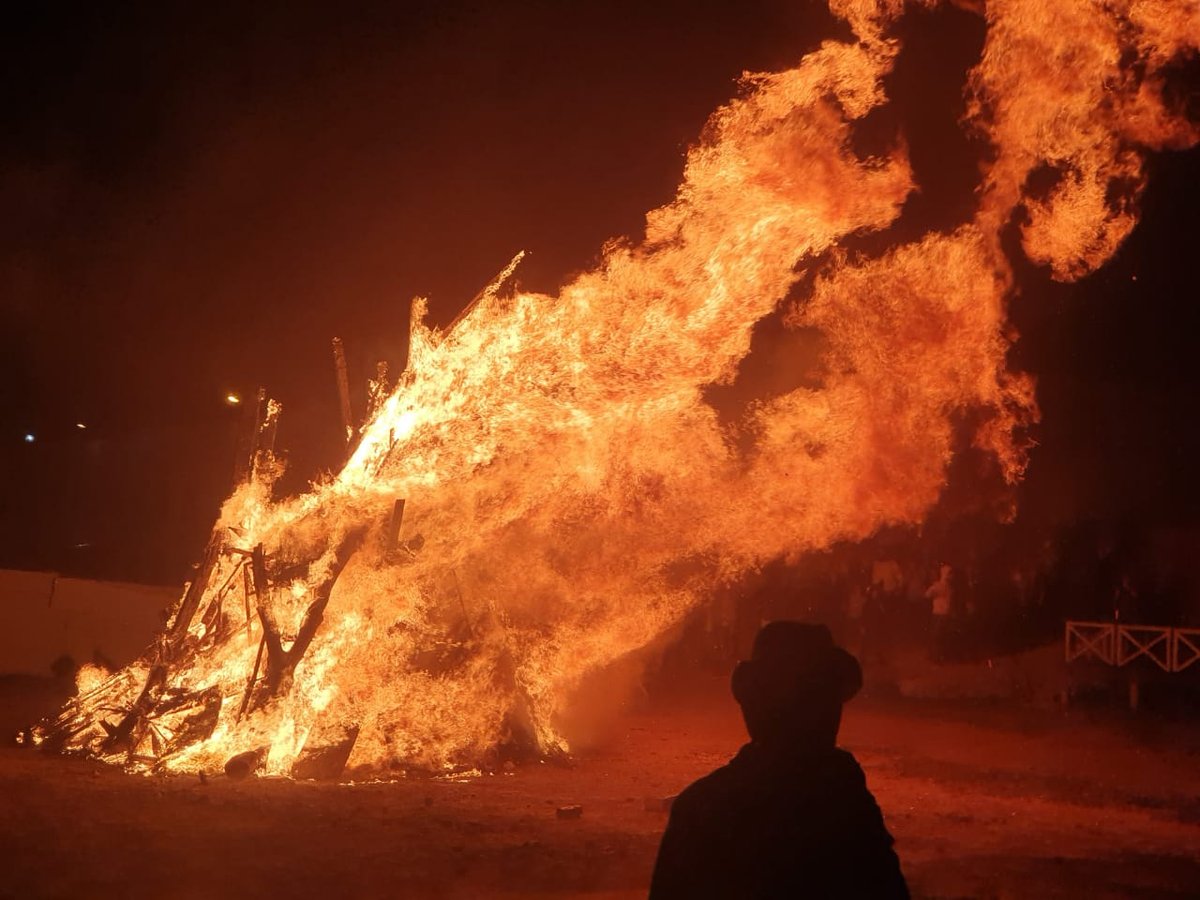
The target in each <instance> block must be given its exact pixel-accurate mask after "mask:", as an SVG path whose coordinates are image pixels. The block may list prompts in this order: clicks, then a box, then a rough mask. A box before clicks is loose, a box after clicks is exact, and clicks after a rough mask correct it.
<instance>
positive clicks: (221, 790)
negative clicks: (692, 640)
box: [0, 680, 1200, 900]
mask: <svg viewBox="0 0 1200 900" xmlns="http://www.w3.org/2000/svg"><path fill="white" fill-rule="evenodd" d="M614 735H615V736H614V737H611V738H610V740H609V741H608V742H607V743H606V744H603V745H601V746H598V747H597V748H595V749H593V750H590V751H587V752H585V753H583V754H581V755H580V756H579V757H578V758H577V759H576V761H575V763H574V764H573V765H571V766H555V765H547V764H541V765H534V766H527V767H520V768H517V769H516V770H515V771H514V772H512V773H510V774H501V775H485V776H481V777H473V778H464V779H460V780H452V779H429V778H411V779H407V780H404V781H399V782H393V783H371V784H351V785H332V784H316V783H298V782H292V781H289V780H286V779H266V780H253V779H252V780H247V781H231V780H229V779H227V778H224V777H214V778H210V779H208V781H207V783H201V781H200V780H199V779H198V778H195V777H167V778H142V777H130V776H125V775H123V774H121V773H120V772H117V771H113V770H110V769H106V768H104V767H101V766H97V765H94V764H91V763H88V762H82V761H78V760H65V759H56V758H47V757H45V756H42V755H40V754H38V753H36V752H33V751H28V750H21V749H15V748H14V749H5V750H3V751H0V898H22V900H24V898H43V897H44V898H75V897H80V898H82V897H87V898H109V897H114V898H116V897H121V898H124V897H142V896H147V897H149V896H154V897H158V898H223V897H247V898H249V897H255V898H257V897H264V898H265V897H271V898H275V897H280V898H309V897H312V898H317V897H320V898H335V897H336V898H343V897H415V898H416V897H419V898H425V897H428V898H477V897H538V898H553V897H593V898H626V897H629V898H632V897H642V896H644V895H645V891H646V886H647V884H648V881H649V877H650V871H651V868H652V866H653V861H654V854H655V850H656V847H657V842H658V838H659V835H660V834H661V831H662V828H663V826H664V824H665V822H666V813H665V812H664V811H662V810H660V809H648V808H647V806H648V805H649V806H651V807H653V806H654V804H653V803H650V804H647V799H648V798H649V799H653V798H662V797H665V796H669V795H672V794H674V793H676V792H678V791H679V789H680V788H682V787H683V786H684V785H686V784H687V783H688V782H689V781H690V780H692V779H693V778H695V777H696V776H698V775H700V774H702V773H704V772H706V771H708V770H710V769H712V768H713V767H715V766H717V765H719V764H721V763H722V762H724V761H725V760H726V759H727V758H728V757H729V756H730V755H731V754H732V753H733V752H734V751H735V750H736V748H737V746H738V745H739V744H740V743H741V741H742V740H743V737H742V732H741V724H740V721H739V720H738V718H737V711H736V708H735V707H734V705H733V702H732V700H731V699H730V698H729V696H728V693H727V692H726V689H725V686H724V681H721V682H717V681H715V680H714V681H713V682H711V683H707V684H705V685H704V686H703V689H702V690H699V691H696V692H693V693H691V694H689V695H688V696H686V697H682V698H676V699H674V700H673V701H671V702H669V703H668V702H666V701H662V700H660V701H658V702H657V704H656V707H655V708H652V709H644V710H640V711H636V712H630V713H626V714H625V715H624V716H623V717H622V718H621V719H620V721H619V722H618V723H617V725H616V726H615V727H614ZM842 743H843V745H844V746H846V747H848V748H849V749H850V750H852V751H853V752H854V753H855V754H856V755H857V756H858V758H859V761H860V762H861V763H862V764H863V767H864V768H865V769H866V771H867V776H868V779H869V783H870V785H871V787H872V789H873V790H874V791H875V794H876V797H877V798H878V800H879V802H880V805H881V806H882V808H883V810H884V813H885V815H886V817H887V820H888V824H889V826H890V827H891V829H892V832H893V833H894V834H895V836H896V838H897V849H898V851H899V853H900V858H901V861H902V863H903V865H904V870H905V872H906V874H907V876H908V879H909V883H910V885H911V886H912V888H913V892H914V895H916V896H919V897H1011V898H1032V897H1087V898H1089V900H1099V898H1106V897H1197V896H1200V790H1198V788H1200V765H1198V764H1200V739H1198V738H1197V729H1196V728H1195V727H1185V726H1181V725H1166V724H1162V723H1157V724H1156V723H1154V722H1152V721H1149V720H1145V719H1142V720H1136V721H1135V720H1132V719H1128V718H1122V717H1117V716H1110V717H1108V719H1107V720H1106V721H1104V722H1096V721H1091V720H1089V719H1088V718H1087V717H1086V716H1084V715H1082V714H1080V713H1070V714H1066V715H1064V714H1061V713H1057V712H1048V711H1044V712H1036V711H1029V710H1021V709H1017V708H1011V707H1010V708H1001V707H979V706H976V707H969V706H962V705H959V706H953V707H952V706H931V705H929V704H915V703H912V702H905V701H885V700H884V699H882V698H878V699H872V698H863V699H859V700H856V701H854V702H853V703H851V704H850V706H849V707H848V708H847V714H846V721H845V725H844V727H843V731H842ZM571 804H579V805H582V807H583V813H582V816H581V817H580V818H578V819H568V820H564V819H559V818H558V817H557V815H556V809H557V808H558V807H560V806H566V805H571Z"/></svg>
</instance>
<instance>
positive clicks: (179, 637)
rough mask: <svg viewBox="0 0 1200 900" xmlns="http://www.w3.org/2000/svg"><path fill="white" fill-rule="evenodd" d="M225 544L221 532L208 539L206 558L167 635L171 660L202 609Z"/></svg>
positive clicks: (198, 569)
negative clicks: (193, 619) (201, 606)
mask: <svg viewBox="0 0 1200 900" xmlns="http://www.w3.org/2000/svg"><path fill="white" fill-rule="evenodd" d="M223 543H224V542H223V541H222V539H221V535H220V532H219V531H214V532H213V533H212V536H211V537H209V539H208V546H207V547H205V548H204V557H203V558H202V559H201V561H200V565H198V566H197V567H196V574H195V575H194V576H193V577H192V581H191V584H189V585H188V589H187V592H186V593H185V594H184V595H183V601H182V602H181V603H180V604H179V609H178V611H177V612H176V613H175V618H174V619H173V620H172V622H171V627H170V630H169V631H168V633H167V641H166V653H167V655H168V656H169V657H171V658H173V657H174V656H175V655H176V653H177V652H178V650H179V647H180V646H181V645H182V644H183V639H184V637H185V636H186V635H187V631H188V628H189V627H191V624H192V618H193V617H194V616H195V615H196V610H197V609H199V607H200V601H201V600H202V599H204V592H205V591H206V590H208V582H209V580H210V579H211V578H212V575H213V572H214V571H215V570H216V567H217V562H218V561H219V560H220V557H221V545H222V544H223Z"/></svg>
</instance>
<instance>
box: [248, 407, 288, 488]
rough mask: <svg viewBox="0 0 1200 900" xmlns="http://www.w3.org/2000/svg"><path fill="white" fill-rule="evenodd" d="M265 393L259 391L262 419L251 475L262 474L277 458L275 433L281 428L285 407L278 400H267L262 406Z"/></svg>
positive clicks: (255, 444) (252, 459)
mask: <svg viewBox="0 0 1200 900" xmlns="http://www.w3.org/2000/svg"><path fill="white" fill-rule="evenodd" d="M263 396H264V395H263V393H262V391H261V390H260V391H259V398H260V405H261V411H260V417H259V419H258V430H257V432H256V434H255V441H254V455H253V457H252V458H251V463H250V474H251V475H254V474H256V473H258V472H261V471H262V469H263V467H264V466H268V465H270V463H271V461H272V460H274V458H275V433H276V431H277V430H278V428H279V414H280V413H281V412H283V406H282V405H281V404H280V403H279V401H277V400H267V401H266V403H265V404H261V399H262V397H263Z"/></svg>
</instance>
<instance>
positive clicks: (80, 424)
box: [75, 422, 87, 431]
mask: <svg viewBox="0 0 1200 900" xmlns="http://www.w3.org/2000/svg"><path fill="white" fill-rule="evenodd" d="M75 427H76V428H78V429H79V430H80V431H86V430H87V426H86V425H84V424H83V423H82V422H76V423H75Z"/></svg>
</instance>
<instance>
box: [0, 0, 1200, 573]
mask: <svg viewBox="0 0 1200 900" xmlns="http://www.w3.org/2000/svg"><path fill="white" fill-rule="evenodd" d="M101 6H102V5H95V4H93V5H89V6H83V5H80V6H79V7H73V6H68V5H64V4H38V5H30V6H29V7H28V8H27V9H26V10H24V12H22V13H16V14H14V13H12V12H11V11H10V12H9V13H7V14H6V15H7V16H8V17H9V18H8V21H6V23H5V28H4V29H3V37H0V44H2V46H3V53H2V56H0V59H2V63H0V65H3V66H4V68H5V71H4V78H3V88H0V91H3V102H4V110H5V112H4V118H5V121H4V128H3V129H2V132H0V198H2V203H3V212H4V216H3V226H2V227H3V229H4V233H3V235H4V237H3V243H2V244H0V322H2V323H3V333H4V336H5V353H4V354H3V362H2V363H0V383H2V384H3V385H4V389H3V391H2V392H0V448H2V449H0V462H2V464H3V472H2V473H0V479H2V481H0V487H2V489H3V492H4V493H3V496H4V502H3V511H2V512H0V565H7V566H14V567H30V568H33V567H47V568H55V569H58V570H60V571H65V572H78V573H80V574H97V575H103V576H106V577H124V578H129V579H140V580H152V581H177V580H180V579H181V578H183V577H184V575H185V573H186V566H187V563H188V562H189V561H191V559H192V557H193V556H194V555H195V554H196V553H198V552H199V549H200V547H201V545H202V543H203V540H204V536H205V534H206V532H207V529H208V528H209V526H210V525H211V521H212V518H213V516H214V515H215V512H216V509H217V506H218V504H219V502H220V500H221V499H222V498H223V496H224V494H225V493H226V491H227V490H228V487H229V478H230V474H231V471H232V466H233V463H232V456H233V434H234V430H235V427H236V415H237V414H236V413H235V412H234V411H232V410H230V409H229V408H227V407H226V406H225V405H224V404H223V403H222V397H223V395H224V394H225V393H226V392H227V391H229V390H238V391H241V392H243V393H250V392H251V391H252V390H253V389H254V387H256V386H257V385H259V384H262V385H265V386H267V388H268V389H269V391H270V393H271V394H272V395H273V396H276V397H278V398H279V399H280V400H282V402H283V403H284V418H283V422H282V425H281V428H280V435H279V443H280V446H282V447H283V448H285V449H288V450H290V451H291V455H292V460H293V469H292V476H291V477H292V482H291V486H292V487H300V486H302V485H303V483H304V479H306V478H307V477H310V476H312V475H313V474H315V473H316V472H317V471H318V470H319V469H320V468H322V467H329V466H332V465H333V464H334V463H335V461H336V456H337V449H338V448H337V442H338V424H337V419H338V417H337V408H336V395H335V392H334V381H333V373H332V365H331V362H330V354H329V339H330V338H331V337H332V336H333V335H340V336H341V337H343V338H344V339H345V341H346V345H347V348H348V353H349V356H350V365H351V377H352V381H353V382H355V383H356V385H357V386H358V387H359V388H360V389H361V386H362V383H363V381H364V380H365V377H366V375H367V372H368V367H369V366H370V365H371V364H372V363H373V362H374V360H376V359H380V358H388V359H391V360H392V361H393V363H395V364H399V363H400V362H402V360H403V355H404V337H405V333H406V329H407V310H408V302H409V300H410V298H411V297H413V296H414V295H416V294H425V295H428V296H430V297H431V300H432V318H433V319H434V321H435V322H441V323H445V322H448V321H449V320H450V319H452V318H453V316H454V315H455V313H456V312H457V311H458V309H459V307H460V306H461V305H462V303H464V302H465V301H466V300H467V299H469V298H470V297H471V295H473V294H474V293H475V291H477V290H478V289H479V287H481V286H482V285H483V284H484V283H486V282H487V281H488V279H489V278H490V276H491V275H492V274H494V273H495V272H496V271H497V270H498V269H499V268H501V267H502V266H503V265H504V264H505V263H506V262H507V261H508V260H509V258H510V257H511V256H512V255H513V254H514V253H515V252H516V251H517V250H520V249H526V250H529V251H531V252H532V256H531V258H530V260H529V261H528V262H527V263H526V264H525V266H524V267H523V269H522V275H521V278H522V282H523V283H524V284H525V285H527V286H529V287H532V288H537V289H552V288H554V287H555V286H557V285H558V284H559V283H560V282H561V281H562V280H563V278H564V277H565V276H567V275H568V274H569V273H570V272H572V271H575V270H578V269H581V268H583V267H586V266H588V265H589V264H590V263H591V262H592V261H593V260H594V259H595V256H596V253H597V251H598V249H599V248H600V246H601V244H602V243H603V241H604V240H605V239H606V238H608V237H611V236H614V235H621V234H634V235H636V234H637V232H638V231H639V229H640V226H641V221H642V216H643V214H644V213H645V211H646V210H647V209H650V208H652V207H654V206H656V205H659V204H661V203H663V202H665V201H666V200H668V199H669V198H670V197H671V195H672V193H673V190H674V187H675V185H676V183H677V181H678V178H679V175H680V172H681V170H682V162H683V154H684V152H685V151H686V148H687V146H688V144H689V142H691V141H692V140H694V139H695V138H696V136H697V135H698V133H699V131H700V129H701V127H702V125H703V123H704V121H705V119H706V118H707V115H708V114H709V113H710V112H711V111H712V110H713V109H714V108H715V107H716V106H717V105H719V104H720V103H721V102H723V101H724V100H726V99H728V97H729V96H730V95H731V93H732V92H733V90H734V80H735V79H736V77H737V76H738V74H739V73H740V72H741V71H742V70H744V69H777V68H781V67H784V66H787V65H790V64H792V63H793V62H794V61H795V60H796V59H798V58H799V56H800V55H801V54H802V53H803V52H804V51H806V50H807V49H810V48H812V47H813V46H815V45H816V43H817V42H818V41H819V40H820V39H822V38H824V37H828V36H831V35H833V34H835V33H837V30H836V28H835V26H834V25H833V23H831V22H830V20H829V19H828V16H827V14H825V13H824V12H823V11H822V10H821V9H820V8H819V7H818V5H815V4H805V3H797V2H786V0H744V2H739V3H732V2H726V3H702V2H680V0H665V2H656V3H653V4H645V3H636V2H630V0H614V2H607V3H604V4H591V3H581V4H568V3H561V2H549V0H546V2H540V3H539V2H524V3H521V2H512V0H505V2H492V3H464V2H440V3H433V2H431V3H424V4H422V3H407V4H405V3H400V4H378V5H358V4H354V3H342V4H326V5H324V6H323V7H317V6H303V5H300V4H283V3H278V4H274V3H258V4H253V9H252V10H250V9H243V8H240V5H230V6H228V7H223V6H222V5H220V4H214V5H207V4H206V5H203V6H201V5H196V4H190V5H187V6H188V7H190V8H185V5H183V4H180V5H174V4H123V5H121V9H120V11H114V9H102V8H101ZM247 6H249V5H247ZM906 27H908V28H909V29H910V30H911V32H912V35H913V36H914V40H917V39H920V40H921V41H923V44H922V52H921V53H920V54H914V55H913V59H912V60H911V61H910V62H908V63H906V64H904V67H903V68H902V69H901V70H899V71H898V72H897V74H896V76H895V80H894V84H893V85H892V87H893V94H894V95H895V96H896V97H897V109H896V111H895V112H894V113H893V114H892V118H891V119H889V120H888V121H886V122H884V123H882V125H881V127H883V128H884V129H885V130H887V129H894V128H902V129H905V130H906V133H909V138H910V145H911V147H912V153H913V160H914V165H915V166H916V168H917V174H918V179H919V180H920V179H922V178H923V177H924V178H925V179H926V180H927V182H928V183H927V185H926V187H927V189H926V190H925V192H924V193H923V194H922V195H921V196H920V198H919V199H917V200H915V201H914V203H917V204H919V205H923V208H922V209H914V211H913V212H914V216H916V217H918V218H919V216H918V215H917V214H920V215H924V216H926V217H927V220H928V222H930V223H934V224H936V223H937V222H938V221H939V216H940V217H942V218H944V217H945V216H953V215H954V211H955V210H956V209H957V208H958V207H959V206H961V205H962V203H963V202H964V199H963V198H964V190H965V191H966V193H965V197H966V201H965V202H967V203H968V204H969V196H970V195H969V190H970V187H971V183H972V179H973V178H974V177H975V176H974V173H975V171H976V166H975V161H974V159H973V157H972V156H971V153H972V152H973V151H972V150H971V148H967V147H966V146H965V145H964V146H959V145H958V143H956V142H957V141H958V140H959V139H958V138H957V137H956V136H957V134H958V132H957V129H956V127H955V125H954V117H955V114H956V113H955V104H956V103H957V98H958V96H959V89H958V87H957V85H959V84H961V74H962V71H963V70H964V69H965V67H966V66H967V65H969V64H970V62H971V61H972V60H971V59H970V58H969V57H970V48H971V47H972V46H976V47H977V40H978V37H979V35H980V34H981V32H980V31H979V27H978V24H977V23H974V22H973V21H972V20H971V19H970V17H969V16H967V15H966V14H965V13H959V12H957V11H950V12H947V13H944V14H941V15H939V16H928V15H926V16H924V17H923V18H921V19H920V20H919V21H918V19H917V18H916V17H914V18H913V19H912V20H911V21H909V22H908V23H906ZM918 36H921V37H919V38H918ZM973 42H974V43H973ZM945 48H959V49H958V50H955V51H953V52H951V51H949V50H945ZM962 48H967V49H966V50H965V51H964V50H963V49H962ZM943 50H945V52H943ZM1193 83H1194V79H1193ZM917 98H920V100H919V102H918V99H917ZM918 135H921V136H918ZM1198 172H1200V154H1197V153H1196V152H1194V151H1193V152H1189V153H1185V154H1174V155H1167V156H1163V157H1160V158H1157V159H1155V160H1154V162H1153V163H1152V165H1151V174H1152V182H1151V187H1150V189H1149V190H1148V191H1147V193H1146V196H1145V201H1144V209H1145V220H1144V223H1143V226H1142V227H1141V228H1140V230H1139V231H1138V232H1137V233H1136V234H1135V235H1134V236H1133V237H1132V238H1131V239H1130V241H1129V242H1128V243H1127V245H1126V246H1125V247H1124V248H1123V249H1122V251H1121V252H1120V254H1119V255H1118V257H1117V258H1116V259H1115V260H1114V261H1113V262H1112V263H1111V264H1110V266H1109V267H1108V268H1107V269H1106V270H1104V271H1103V272H1101V273H1099V274H1098V275H1096V276H1094V277H1093V278H1090V279H1088V280H1087V281H1085V282H1084V283H1082V284H1080V285H1076V286H1065V287H1064V286H1058V285H1053V284H1051V283H1050V282H1049V281H1048V279H1047V278H1046V277H1045V274H1044V273H1042V272H1039V271H1036V270H1034V269H1032V268H1030V267H1027V266H1026V267H1023V268H1022V269H1021V272H1020V274H1021V295H1020V297H1019V298H1018V299H1017V300H1016V303H1015V306H1014V319H1015V320H1016V322H1017V324H1018V326H1019V327H1020V330H1021V331H1022V333H1023V335H1024V338H1023V341H1022V344H1021V345H1020V347H1019V349H1018V351H1017V359H1018V361H1019V362H1020V364H1021V365H1022V366H1024V367H1025V368H1027V369H1029V370H1032V371H1034V372H1036V373H1038V375H1039V377H1040V378H1041V383H1042V395H1041V396H1042V403H1043V407H1044V410H1045V414H1046V424H1045V425H1044V426H1043V428H1042V430H1041V432H1040V434H1039V438H1040V440H1041V442H1042V446H1041V447H1040V448H1039V450H1038V451H1037V452H1036V454H1035V456H1034V464H1033V469H1032V472H1031V476H1030V481H1029V484H1028V486H1027V489H1026V493H1030V498H1029V501H1030V506H1031V508H1033V509H1043V510H1044V514H1045V515H1047V516H1051V515H1069V514H1074V513H1077V512H1078V507H1079V506H1080V505H1088V506H1089V508H1091V507H1095V508H1096V510H1095V511H1097V512H1098V513H1101V514H1105V515H1108V514H1111V515H1119V514H1122V513H1124V512H1127V511H1130V510H1137V511H1139V512H1140V513H1142V514H1143V515H1145V516H1147V517H1157V518H1159V519H1162V520H1167V519H1170V520H1172V521H1190V519H1189V517H1190V516H1191V515H1192V509H1193V507H1194V499H1195V496H1196V493H1197V491H1196V479H1195V478H1194V477H1192V476H1191V472H1192V471H1193V469H1194V463H1193V459H1195V458H1196V457H1197V453H1196V451H1197V450H1198V449H1200V434H1198V429H1197V427H1196V426H1195V425H1193V424H1191V419H1192V418H1193V417H1194V415H1195V414H1194V412H1193V409H1194V402H1195V401H1194V399H1193V398H1194V394H1195V387H1196V381H1197V379H1196V376H1195V374H1194V371H1195V366H1194V365H1193V361H1192V357H1193V355H1194V352H1193V350H1192V340H1193V339H1192V335H1194V334H1195V333H1196V331H1197V329H1196V326H1197V325H1198V324H1200V322H1197V315H1198V314H1197V312H1196V310H1195V307H1194V302H1193V299H1194V297H1195V294H1196V291H1195V289H1194V287H1192V284H1193V282H1194V278H1193V276H1192V274H1191V273H1192V270H1193V269H1192V267H1193V265H1194V263H1193V256H1194V252H1195V251H1194V247H1195V235H1197V234H1198V233H1200V231H1198V230H1197V225H1198V224H1200V223H1198V222H1197V213H1196V209H1197V204H1196V200H1197V199H1198V198H1197V193H1198V192H1197V188H1196V175H1197V173H1198ZM956 204H957V206H956ZM1134 276H1136V280H1134ZM77 421H82V422H85V423H87V424H88V426H89V427H88V429H87V430H86V431H80V430H78V429H76V428H75V427H74V423H75V422H77ZM27 431H30V432H33V433H35V434H36V435H37V441H36V442H35V443H33V444H31V445H27V444H25V443H24V440H23V436H24V434H25V433H26V432H27ZM1063 479H1070V480H1071V485H1070V487H1069V489H1062V490H1060V489H1059V487H1058V485H1059V482H1060V481H1062V480H1063ZM1054 498H1058V499H1054ZM1063 498H1066V499H1063ZM1101 507H1104V508H1103V509H1101ZM78 544H86V545H88V546H86V547H77V546H76V545H78Z"/></svg>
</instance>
